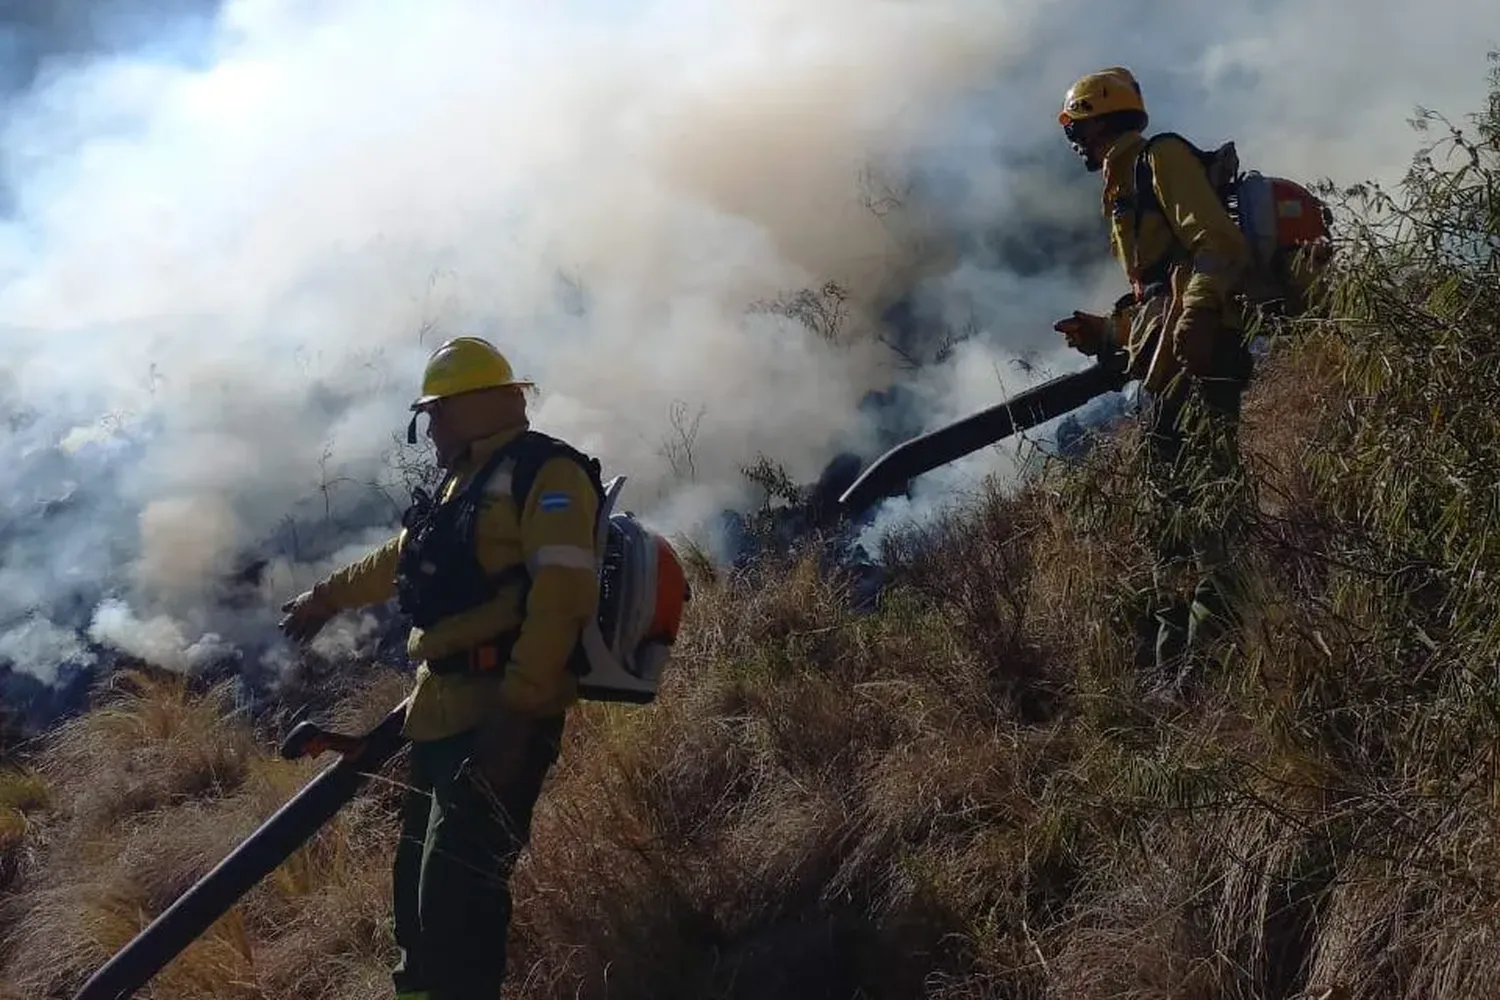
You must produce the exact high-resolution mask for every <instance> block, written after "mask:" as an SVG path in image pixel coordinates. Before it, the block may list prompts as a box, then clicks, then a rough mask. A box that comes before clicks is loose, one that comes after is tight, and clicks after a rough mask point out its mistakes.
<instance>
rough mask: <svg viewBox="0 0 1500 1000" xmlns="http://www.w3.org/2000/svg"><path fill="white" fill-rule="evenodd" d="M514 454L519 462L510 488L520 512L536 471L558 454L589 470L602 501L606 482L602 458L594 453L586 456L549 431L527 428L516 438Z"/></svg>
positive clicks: (512, 472) (596, 491)
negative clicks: (548, 432)
mask: <svg viewBox="0 0 1500 1000" xmlns="http://www.w3.org/2000/svg"><path fill="white" fill-rule="evenodd" d="M514 454H515V456H516V465H515V468H514V469H512V470H511V479H510V489H511V497H512V499H514V500H515V503H516V510H517V511H521V510H524V509H525V507H526V498H527V497H529V496H530V495H531V487H532V485H533V484H534V483H535V482H536V477H537V473H539V472H540V471H541V470H542V466H543V465H545V464H546V463H547V461H548V460H549V459H552V458H555V457H558V456H561V457H563V458H567V459H570V460H572V461H574V462H577V463H578V465H579V466H581V467H582V468H583V470H584V471H585V472H586V473H588V477H589V482H590V484H592V486H593V487H594V493H595V494H596V495H597V496H598V497H599V500H600V502H601V503H602V502H603V500H604V483H603V480H602V478H601V473H602V471H603V470H602V466H601V465H600V463H599V460H598V459H597V458H594V457H593V456H592V455H587V454H585V453H584V452H581V451H579V450H578V449H577V448H575V447H573V446H572V445H570V444H568V443H567V442H566V441H563V440H560V439H559V438H555V437H552V436H551V435H550V434H543V433H542V432H541V431H534V430H528V431H526V433H524V434H522V435H521V436H520V438H518V439H517V440H516V450H515V452H514Z"/></svg>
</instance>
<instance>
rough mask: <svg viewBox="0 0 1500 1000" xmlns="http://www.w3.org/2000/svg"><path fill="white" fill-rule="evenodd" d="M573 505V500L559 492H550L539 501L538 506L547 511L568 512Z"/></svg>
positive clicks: (544, 494)
mask: <svg viewBox="0 0 1500 1000" xmlns="http://www.w3.org/2000/svg"><path fill="white" fill-rule="evenodd" d="M572 505H573V498H572V497H571V496H569V495H568V494H567V493H562V492H559V491H557V490H549V491H548V492H546V493H543V494H542V495H541V497H539V498H538V499H537V506H538V507H539V508H540V509H542V510H546V511H559V510H567V509H568V508H569V507H571V506H572Z"/></svg>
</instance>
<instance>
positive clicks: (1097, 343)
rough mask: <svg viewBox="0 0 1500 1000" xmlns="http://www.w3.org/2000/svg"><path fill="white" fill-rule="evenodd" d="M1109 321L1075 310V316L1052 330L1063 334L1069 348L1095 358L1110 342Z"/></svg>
mask: <svg viewBox="0 0 1500 1000" xmlns="http://www.w3.org/2000/svg"><path fill="white" fill-rule="evenodd" d="M1109 327H1110V323H1109V320H1108V319H1107V318H1106V317H1104V316H1099V315H1096V314H1094V313H1086V312H1080V311H1078V310H1077V309H1075V310H1073V315H1072V316H1069V317H1067V318H1066V319H1060V320H1058V321H1057V322H1056V323H1053V324H1052V329H1054V330H1056V331H1057V332H1058V333H1060V334H1062V335H1063V336H1064V337H1065V338H1066V339H1067V342H1068V346H1069V347H1071V348H1073V350H1075V351H1077V352H1078V353H1080V354H1086V355H1088V356H1089V357H1094V356H1095V355H1097V354H1098V353H1099V352H1100V351H1102V350H1104V345H1105V343H1106V342H1108V340H1109Z"/></svg>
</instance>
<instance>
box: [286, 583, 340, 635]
mask: <svg viewBox="0 0 1500 1000" xmlns="http://www.w3.org/2000/svg"><path fill="white" fill-rule="evenodd" d="M281 610H282V611H285V612H286V613H287V614H286V617H284V618H282V619H281V622H280V627H281V631H282V633H283V634H284V635H286V637H287V638H288V639H291V640H292V641H293V642H307V641H308V640H309V639H311V638H312V637H313V636H315V635H317V634H318V633H319V632H321V631H322V630H323V626H324V625H327V624H328V622H329V620H330V619H332V618H333V616H334V615H336V614H338V613H339V609H338V608H335V607H332V606H330V605H328V604H325V603H323V602H322V601H320V600H318V599H317V598H315V597H314V596H313V592H312V591H310V590H308V591H304V592H303V593H301V594H298V595H297V596H296V597H294V598H292V599H291V600H289V601H287V602H286V603H285V604H283V605H282V606H281Z"/></svg>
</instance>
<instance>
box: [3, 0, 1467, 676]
mask: <svg viewBox="0 0 1500 1000" xmlns="http://www.w3.org/2000/svg"><path fill="white" fill-rule="evenodd" d="M1440 6H1442V5H1440ZM1446 6H1448V7H1450V8H1451V10H1449V11H1447V12H1446V13H1437V12H1434V11H1432V9H1431V7H1432V5H1427V7H1426V8H1424V11H1422V12H1417V11H1408V10H1407V9H1406V8H1405V7H1403V6H1398V5H1396V4H1381V3H1372V2H1367V0H1340V2H1337V3H1329V4H1320V5H1308V4H1306V3H1298V2H1295V0H1275V2H1265V0H1261V2H1252V0H1244V2H1234V3H1231V2H1227V0H1226V2H1225V3H1222V4H1220V5H1217V6H1209V7H1205V6H1203V5H1197V4H1186V3H1180V2H1174V3H1155V2H1153V3H1145V2H1139V3H1131V4H1123V5H1114V6H1112V7H1110V8H1109V9H1108V11H1107V12H1105V13H1101V12H1100V11H1099V10H1098V9H1096V5H1085V4H1083V3H1082V2H1071V0H1070V2H1064V3H1050V4H1043V3H1040V2H1038V0H1006V2H996V0H988V2H980V0H929V2H925V3H921V4H915V3H907V2H896V0H881V2H877V0H834V2H820V3H817V4H808V3H803V2H793V0H732V2H724V3H714V4H709V3H690V2H686V0H666V2H660V3H637V4H620V5H612V4H603V3H592V4H579V3H574V4H551V5H546V6H538V5H532V4H520V3H514V2H505V0H428V2H425V3H420V4H418V3H412V4H399V5H398V4H385V3H370V2H368V0H322V2H319V3H307V2H305V0H297V2H292V0H238V2H231V3H228V4H227V5H225V6H224V7H223V8H222V9H221V10H220V12H219V15H218V19H217V21H216V23H215V26H214V30H213V31H212V32H210V33H209V35H208V37H207V39H206V40H205V39H203V38H196V37H195V39H194V41H193V48H192V52H191V55H192V57H193V60H192V61H191V62H185V61H183V60H182V59H179V58H176V57H178V56H181V55H183V54H184V53H181V52H172V51H171V48H172V47H171V46H163V45H158V46H156V47H154V48H152V49H151V50H149V54H143V53H141V52H139V51H137V52H131V53H126V54H124V55H113V56H109V57H99V58H95V59H92V60H89V61H84V62H76V63H74V64H72V65H71V67H70V68H67V69H64V70H60V71H55V72H52V73H50V74H48V75H45V76H44V77H42V78H40V79H39V80H38V81H37V82H36V83H35V84H33V85H32V86H31V87H30V89H29V90H27V91H26V92H25V93H24V94H22V95H20V96H18V97H16V98H15V99H13V100H12V101H11V103H10V104H9V106H8V107H7V108H6V112H5V118H4V132H3V134H0V142H3V144H4V146H5V148H6V156H5V161H4V162H5V164H6V170H7V174H8V176H7V178H6V179H7V182H8V187H9V188H10V190H11V194H12V198H13V203H14V212H13V215H12V217H11V218H9V219H8V220H4V221H0V339H3V343H4V351H3V352H0V416H3V417H4V418H6V419H7V420H8V422H9V423H8V425H7V426H8V436H7V437H5V438H3V439H0V441H3V443H0V502H3V503H5V504H6V506H7V510H8V517H9V525H8V527H7V529H6V530H5V531H4V532H3V533H0V634H3V638H0V656H5V657H7V658H9V659H11V660H12V661H13V662H15V663H16V664H18V665H19V666H20V667H21V668H22V669H26V670H29V671H31V672H34V673H36V674H38V675H39V676H43V677H47V676H49V674H50V673H51V671H52V670H53V669H54V666H49V663H48V662H47V661H48V655H47V652H46V651H48V650H61V649H65V648H71V647H67V646H66V642H65V640H64V638H63V637H62V635H61V633H63V632H66V630H61V629H60V626H59V623H61V622H64V621H67V622H84V623H86V625H85V629H86V631H85V632H84V633H83V634H82V635H81V636H80V638H82V637H83V636H85V635H86V636H87V637H88V638H90V639H93V640H94V641H100V642H106V643H108V644H110V645H113V646H116V647H118V648H121V649H124V650H127V651H129V652H131V653H132V654H135V655H147V656H149V657H151V658H153V659H155V660H157V661H158V662H162V663H165V664H167V665H171V666H182V667H184V668H191V666H192V665H193V664H194V663H197V662H199V661H200V659H201V658H202V657H203V656H210V655H215V653H216V651H218V650H221V649H223V648H227V647H233V646H234V645H236V644H237V643H239V642H242V641H245V640H248V639H251V638H253V637H256V636H263V635H264V634H266V633H265V629H266V627H267V626H268V625H269V623H271V622H272V621H274V618H275V607H276V605H277V604H279V602H280V601H281V600H282V599H284V597H286V596H287V595H288V594H290V593H292V592H294V591H295V590H296V589H297V588H299V587H301V586H303V585H305V584H306V583H308V582H309V581H310V580H311V579H312V578H313V576H314V575H315V574H316V573H320V572H322V571H324V570H326V569H327V568H329V567H330V566H332V565H334V564H336V563H337V562H338V561H341V560H343V559H346V558H349V557H351V556H353V555H357V554H358V553H359V552H360V551H362V550H363V548H364V547H365V546H367V545H368V544H371V543H372V542H374V541H376V540H378V539H379V538H381V537H382V536H383V535H384V533H385V532H386V531H387V530H388V529H389V527H390V525H391V524H392V523H393V518H394V514H395V511H396V507H395V506H394V500H395V499H399V496H398V494H399V483H398V482H397V481H396V477H394V475H393V473H392V472H391V463H390V452H391V449H392V446H393V442H394V436H395V435H397V434H399V433H401V432H402V431H403V430H404V425H405V419H406V410H405V407H406V403H407V401H408V399H409V398H410V397H411V395H412V394H413V391H414V388H415V385H416V381H417V378H418V376H419V373H420V370H421V365H422V362H423V360H424V359H425V357H426V355H427V353H428V351H430V350H431V349H432V348H433V347H434V346H436V344H437V343H438V342H439V341H440V340H441V339H442V338H444V337H446V336H449V335H453V334H457V333H460V332H473V333H477V334H480V335H484V336H488V337H490V338H492V339H494V340H495V341H496V342H497V343H499V344H501V345H502V346H503V347H504V348H505V349H506V350H507V351H508V352H509V353H510V355H511V357H512V360H513V361H514V362H515V364H516V366H517V367H518V368H519V369H520V370H521V371H523V372H524V373H526V374H529V375H531V376H534V377H535V378H536V379H537V380H538V381H539V382H540V384H541V387H542V395H541V397H540V398H539V399H538V400H537V402H536V403H535V406H534V411H533V415H534V418H535V420H536V421H537V423H538V424H539V425H541V426H542V427H544V428H545V429H548V430H551V431H554V432H557V433H560V434H563V435H565V436H568V437H570V438H572V439H573V440H575V441H576V442H577V443H579V444H580V445H581V446H583V447H585V448H588V449H591V450H593V451H595V452H596V453H597V454H599V455H601V457H603V458H604V460H605V463H606V469H607V473H610V474H612V473H616V472H623V473H625V474H627V475H629V476H630V477H631V487H630V488H629V489H628V491H627V495H626V499H627V503H628V505H629V506H631V507H633V508H635V509H637V510H640V511H641V512H643V513H645V514H648V515H649V516H650V517H652V518H653V519H654V520H656V521H657V523H659V524H662V525H664V526H666V527H669V528H674V529H680V530H695V529H698V528H701V527H702V525H704V524H705V523H706V522H707V521H708V520H709V519H710V518H711V517H712V516H713V515H714V514H715V513H717V512H718V511H719V510H721V509H722V508H724V507H727V506H734V505H736V504H738V503H740V502H742V500H743V499H744V497H745V496H746V483H745V481H744V479H743V477H742V476H741V475H740V471H739V470H740V469H741V467H742V466H744V465H745V464H747V463H749V462H751V461H753V460H754V459H755V458H756V457H757V456H758V455H760V454H766V455H768V456H770V457H771V458H773V459H775V460H778V461H780V462H782V463H784V464H785V465H786V467H787V469H788V471H789V472H790V473H791V474H792V475H793V476H795V477H797V478H800V479H804V480H805V479H808V478H810V477H812V476H815V475H816V474H817V473H818V471H819V470H820V469H821V468H822V466H823V464H824V463H825V462H826V461H827V460H828V459H829V458H830V457H831V456H832V455H833V454H835V453H836V452H837V451H839V450H840V449H843V448H849V447H853V448H856V449H861V448H863V449H868V448H869V447H870V446H871V427H870V424H869V422H868V420H867V419H866V417H865V416H862V415H861V414H860V412H859V410H858V404H859V402H860V400H861V398H862V397H863V396H864V395H865V393H866V392H867V391H869V390H872V389H881V388H884V387H886V386H887V385H889V384H890V383H891V382H892V381H893V380H894V379H897V378H902V377H909V376H903V375H902V374H901V372H900V370H899V368H898V366H897V365H896V364H895V363H894V362H895V358H894V355H893V353H892V352H891V351H890V350H888V349H887V348H886V347H884V346H883V345H881V344H880V343H879V342H878V340H877V338H876V337H875V333H876V331H877V326H878V321H879V310H881V309H883V308H884V307H886V306H888V305H890V304H892V303H893V302H895V301H896V300H897V299H899V298H902V297H904V296H907V295H912V299H913V301H914V302H915V303H916V304H917V308H918V312H919V313H920V314H921V315H923V316H926V317H927V318H928V321H929V323H931V322H933V321H934V318H937V319H941V320H944V321H946V322H947V323H949V324H951V325H954V326H963V325H965V324H970V325H972V326H973V328H974V329H975V330H976V331H977V336H976V337H975V338H974V340H973V341H972V342H971V343H969V344H966V345H964V346H963V347H962V348H961V349H960V350H958V351H957V352H955V353H954V355H953V356H952V358H951V359H950V361H949V362H947V363H945V364H942V365H939V366H936V367H934V368H932V369H931V370H927V371H924V372H922V373H921V374H920V375H919V376H917V377H915V379H914V380H913V381H912V385H913V387H914V389H915V392H914V394H913V397H912V398H914V399H916V400H917V401H918V402H919V404H920V406H921V408H922V412H921V413H920V414H919V416H920V418H921V419H920V423H921V424H922V425H923V426H929V427H930V426H935V425H936V424H937V423H940V422H943V421H945V420H948V419H952V418H953V417H956V416H959V415H962V414H964V413H967V412H970V411H972V410H974V409H977V408H979V407H981V406H985V405H989V404H990V403H993V402H995V401H996V400H997V399H999V398H1001V396H1002V395H1004V394H1005V393H1007V392H1012V391H1015V390H1017V389H1020V388H1023V387H1024V386H1025V385H1026V384H1028V382H1029V381H1030V380H1031V378H1033V377H1034V376H1028V375H1026V374H1025V373H1024V372H1023V371H1022V370H1020V369H1019V368H1017V367H1016V366H1015V365H1013V364H1012V361H1013V360H1014V359H1016V358H1017V357H1020V356H1022V355H1029V356H1033V357H1036V359H1037V360H1039V361H1041V362H1042V363H1043V365H1044V373H1047V374H1050V373H1055V372H1056V371H1057V370H1060V369H1061V368H1062V367H1064V366H1076V365H1077V364H1079V363H1081V360H1082V359H1078V358H1076V357H1072V356H1068V355H1065V354H1063V353H1060V352H1059V351H1058V344H1057V338H1056V336H1055V335H1054V334H1052V333H1051V332H1050V329H1049V326H1050V322H1051V319H1052V317H1053V316H1055V315H1061V314H1064V313H1066V312H1067V311H1068V310H1070V309H1072V308H1074V307H1075V306H1084V307H1088V306H1099V305H1101V304H1102V303H1104V302H1107V301H1109V300H1110V299H1112V298H1113V297H1114V296H1115V295H1116V294H1117V293H1118V278H1117V276H1116V275H1115V273H1114V270H1113V268H1114V265H1113V263H1112V262H1110V261H1109V260H1108V259H1107V257H1105V255H1104V244H1103V242H1102V233H1103V230H1102V228H1101V222H1100V220H1099V219H1098V214H1097V213H1098V202H1097V189H1096V187H1095V184H1096V179H1095V178H1092V177H1089V176H1086V175H1084V174H1083V173H1082V171H1081V169H1080V168H1079V166H1078V165H1077V163H1076V161H1074V160H1073V159H1072V157H1071V154H1070V153H1068V152H1067V150H1066V148H1065V147H1064V146H1063V144H1062V141H1061V137H1060V135H1059V134H1058V132H1057V129H1056V127H1055V125H1054V123H1053V118H1054V115H1055V112H1056V107H1057V105H1058V102H1059V101H1060V99H1061V95H1062V92H1063V90H1064V89H1065V88H1066V86H1067V85H1068V83H1069V82H1070V81H1071V80H1072V78H1073V77H1075V76H1077V75H1078V74H1079V73H1081V72H1084V71H1086V70H1088V69H1091V68H1095V67H1096V66H1102V65H1111V64H1115V63H1122V62H1123V63H1126V64H1129V65H1131V66H1132V67H1134V68H1135V69H1136V70H1137V71H1138V72H1139V73H1140V75H1141V76H1142V78H1143V80H1144V81H1145V85H1146V89H1147V96H1148V99H1149V100H1151V101H1152V107H1153V111H1154V113H1155V115H1156V121H1154V122H1153V124H1155V125H1159V126H1161V127H1175V128H1181V129H1183V130H1186V131H1189V132H1190V133H1195V134H1198V135H1200V136H1201V138H1202V139H1203V141H1205V142H1209V141H1214V142H1217V141H1220V140H1222V139H1223V138H1226V137H1229V136H1231V135H1232V136H1233V137H1234V138H1236V139H1237V141H1239V143H1240V147H1241V150H1242V155H1243V156H1245V157H1246V158H1247V159H1252V160H1254V161H1255V162H1256V165H1263V166H1265V168H1266V169H1268V170H1274V171H1281V170H1302V171H1304V172H1305V171H1313V172H1314V173H1315V174H1321V173H1329V174H1335V175H1337V176H1340V177H1341V179H1347V180H1355V179H1360V178H1362V177H1365V176H1369V175H1371V174H1376V173H1380V172H1382V171H1384V172H1385V173H1387V174H1389V173H1390V172H1391V171H1393V170H1399V168H1400V166H1401V165H1402V164H1403V163H1404V160H1405V157H1406V156H1407V155H1408V154H1409V151H1410V149H1411V146H1412V143H1411V141H1410V140H1409V139H1408V137H1406V136H1402V135H1400V122H1401V119H1402V118H1403V116H1404V115H1405V114H1407V113H1408V111H1409V109H1410V107H1411V106H1412V105H1415V104H1417V103H1428V104H1436V105H1439V106H1447V107H1454V108H1460V109H1467V108H1470V107H1473V106H1474V104H1475V101H1476V99H1477V95H1478V94H1479V93H1481V91H1482V86H1483V82H1484V81H1483V62H1482V55H1483V51H1484V36H1483V34H1482V31H1484V30H1491V29H1490V28H1489V27H1488V22H1487V21H1486V20H1484V19H1483V9H1484V8H1485V6H1486V5H1485V4H1482V3H1478V2H1473V3H1457V2H1454V3H1451V4H1448V5H1446ZM1314 7H1316V9H1314ZM1339 13H1341V14H1343V15H1346V16H1352V17H1353V20H1352V21H1351V22H1349V23H1347V24H1344V23H1339V22H1338V21H1337V20H1336V18H1335V16H1334V15H1335V14H1339ZM1335 26H1336V27H1337V28H1338V30H1339V31H1341V32H1345V33H1346V34H1347V33H1354V34H1352V35H1349V36H1348V37H1350V38H1353V39H1355V40H1351V41H1347V42H1343V43H1340V44H1331V43H1328V42H1327V40H1326V38H1324V35H1325V34H1326V33H1327V32H1328V31H1329V30H1331V28H1333V27H1335ZM168 28H170V26H163V33H162V35H161V36H160V37H163V38H168V37H176V36H173V35H170V34H169V33H168ZM1408 29H1415V30H1416V31H1418V32H1419V34H1414V35H1411V36H1409V37H1421V38H1422V39H1424V40H1425V41H1426V43H1427V44H1428V48H1424V49H1416V48H1413V49H1412V50H1410V51H1409V52H1408V54H1406V55H1403V56H1401V57H1399V58H1395V59H1392V58H1389V57H1388V55H1387V54H1384V53H1388V52H1389V51H1390V49H1389V46H1388V45H1387V46H1385V47H1383V46H1382V45H1381V44H1379V33H1381V32H1384V33H1386V34H1387V35H1388V41H1390V42H1394V41H1395V40H1397V39H1400V38H1403V37H1408V36H1407V35H1406V32H1407V31H1408ZM1357 40H1363V41H1364V42H1367V43H1370V44H1358V43H1357ZM1436 50H1441V52H1439V51H1436ZM1372 115H1373V116H1374V117H1371V116H1372ZM1393 136H1394V137H1396V138H1395V139H1393ZM892 190H895V191H896V192H898V193H899V194H900V195H901V197H900V198H899V199H898V201H900V204H899V206H898V207H897V209H896V210H895V211H894V212H891V213H889V214H883V213H884V210H885V209H886V208H888V207H889V205H887V204H886V203H884V202H882V201H881V198H882V196H883V195H884V194H886V193H889V192H890V191H892ZM830 280H835V281H838V282H840V283H841V284H842V285H843V286H845V287H846V288H847V289H849V291H850V296H849V298H848V299H847V300H846V304H847V306H848V307H849V309H850V314H849V315H848V316H847V317H845V318H844V319H843V321H842V322H841V324H840V325H839V327H838V336H836V337H829V336H827V335H826V333H827V331H826V330H820V329H818V328H816V327H817V326H818V324H813V325H812V326H811V327H810V326H809V325H807V324H804V323H802V322H799V321H797V320H795V319H793V318H789V317H788V316H786V315H783V314H780V313H777V312H775V311H770V312H767V311H764V310H756V309H754V308H752V307H753V306H754V305H755V304H756V303H758V302H763V301H765V300H768V299H774V298H776V297H778V296H780V295H784V294H786V293H790V292H794V291H796V290H798V289H802V288H814V289H816V288H818V287H820V286H822V285H823V283H825V282H827V281H830ZM1049 366H1050V367H1049ZM1005 461H1006V459H1004V457H1003V456H997V455H995V454H992V453H986V454H985V455H981V456H978V457H977V458H976V460H975V462H974V463H967V464H965V465H963V466H962V467H961V468H959V469H958V470H956V472H955V474H956V475H972V474H973V473H974V472H976V471H985V470H989V469H994V468H1003V467H1004V462H1005ZM997 463H998V464H997ZM947 481H949V480H944V482H947ZM371 484H383V485H384V486H385V492H384V493H382V492H381V491H380V490H378V489H375V488H373V486H372V485H371ZM272 539H274V541H275V546H276V548H275V551H274V552H272V551H268V550H267V548H266V546H267V545H268V540H272ZM257 553H258V554H261V555H275V556H277V561H276V562H275V563H274V565H273V571H272V572H271V573H269V574H268V575H267V576H266V577H265V579H264V580H263V581H262V583H261V584H260V586H259V589H258V590H256V589H253V588H252V590H253V592H252V593H249V594H235V593H234V592H233V586H232V584H230V583H228V582H227V581H226V576H227V575H228V574H231V573H232V572H233V571H234V570H235V569H236V568H237V566H238V560H241V559H243V558H244V557H246V556H247V555H255V554H257ZM225 602H228V604H227V606H229V607H232V608H233V609H234V610H233V611H232V612H226V611H224V610H223V607H224V606H226V604H225ZM4 633H8V634H4Z"/></svg>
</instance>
